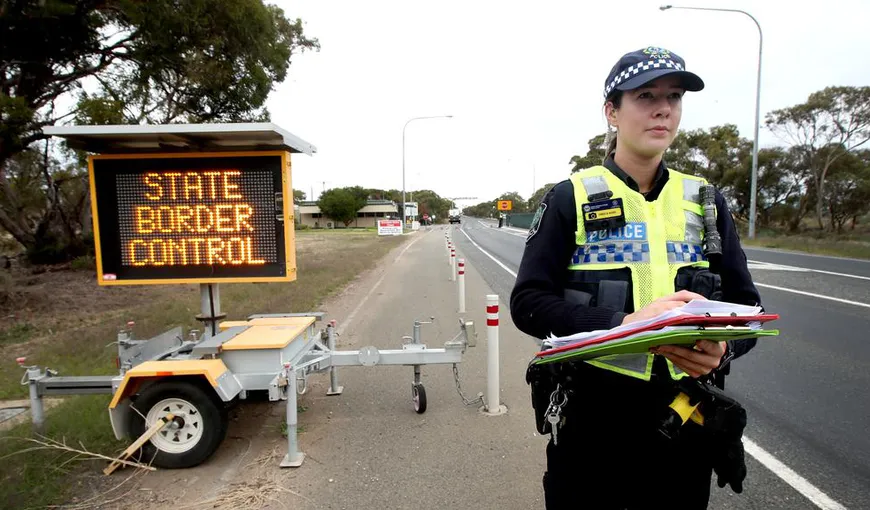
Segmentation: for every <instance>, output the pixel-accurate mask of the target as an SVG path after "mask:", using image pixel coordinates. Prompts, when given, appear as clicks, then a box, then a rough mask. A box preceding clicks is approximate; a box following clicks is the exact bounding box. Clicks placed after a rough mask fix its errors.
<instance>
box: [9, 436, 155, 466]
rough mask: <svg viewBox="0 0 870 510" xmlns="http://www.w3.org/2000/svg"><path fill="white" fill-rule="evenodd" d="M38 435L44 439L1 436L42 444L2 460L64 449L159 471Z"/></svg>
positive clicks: (94, 457) (86, 455)
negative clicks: (25, 454) (24, 454)
mask: <svg viewBox="0 0 870 510" xmlns="http://www.w3.org/2000/svg"><path fill="white" fill-rule="evenodd" d="M38 437H40V438H41V439H42V440H40V439H34V438H32V437H8V436H7V437H0V440H3V439H18V440H21V441H28V442H31V443H36V444H38V445H40V446H38V447H33V448H25V449H24V450H19V451H17V452H13V453H11V454H9V455H6V456H4V457H2V458H0V460H2V459H5V458H7V457H12V456H14V455H19V454H21V453H25V452H32V451H35V450H62V451H66V452H71V453H77V454H79V455H83V456H85V457H91V458H92V459H102V460H107V461H109V462H119V463H121V464H124V465H125V466H130V467H135V468H140V469H144V470H147V471H157V468H155V467H152V466H149V465H147V464H142V463H140V462H130V461H127V460H118V459H116V458H113V457H108V456H106V455H101V454H99V453H94V452H92V451H89V450H87V449H85V448H84V446H82V449H81V450H79V449H78V448H73V447H71V446H67V444H66V443H65V442H62V441H57V440H54V439H51V438H49V437H45V436H38Z"/></svg>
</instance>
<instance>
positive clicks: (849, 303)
mask: <svg viewBox="0 0 870 510" xmlns="http://www.w3.org/2000/svg"><path fill="white" fill-rule="evenodd" d="M755 286H756V287H765V288H768V289H774V290H781V291H783V292H791V293H793V294H800V295H802V296H810V297H814V298H818V299H827V300H828V301H836V302H838V303H845V304H847V305H855V306H863V307H864V308H870V304H867V303H860V302H858V301H851V300H848V299H841V298H836V297H832V296H823V295H821V294H813V293H812V292H805V291H803V290H796V289H787V288H785V287H778V286H776V285H768V284H766V283H758V282H755Z"/></svg>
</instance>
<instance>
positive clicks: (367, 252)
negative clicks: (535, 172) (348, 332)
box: [0, 230, 403, 508]
mask: <svg viewBox="0 0 870 510" xmlns="http://www.w3.org/2000/svg"><path fill="white" fill-rule="evenodd" d="M402 241H403V238H401V237H398V236H397V237H386V238H379V237H378V236H377V235H376V234H374V233H373V232H371V231H365V230H334V231H323V230H312V231H301V232H298V235H297V251H296V253H297V274H298V277H297V280H296V281H295V282H293V283H290V284H287V283H260V284H233V285H222V286H221V306H222V308H223V311H224V312H226V313H228V317H227V318H228V319H231V320H232V319H243V318H244V317H246V316H247V315H250V314H252V313H276V312H307V311H316V309H317V308H318V306H319V305H320V303H322V302H323V301H324V300H325V299H327V298H328V297H329V296H331V295H332V294H334V293H335V292H337V291H339V290H341V289H342V288H344V286H345V285H346V284H347V283H348V282H350V281H351V280H353V279H354V278H355V277H356V276H357V275H358V274H360V273H362V272H363V271H365V270H367V269H369V268H370V267H372V266H373V265H374V264H375V263H376V262H377V261H378V260H379V259H380V258H381V257H382V256H383V255H385V254H386V253H387V252H388V251H389V250H390V249H392V248H394V247H395V246H397V245H399V244H400V243H401V242H402ZM68 276H69V275H60V273H58V276H55V277H56V278H67V277H68ZM48 278H51V276H49V277H48ZM8 283H9V282H6V284H7V286H8ZM49 283H50V282H49ZM91 283H92V285H87V286H81V287H75V292H76V293H78V294H79V295H78V301H77V302H79V301H80V302H87V301H88V300H93V299H102V300H104V303H103V305H102V306H103V307H104V308H105V307H106V306H108V304H109V301H108V300H107V297H111V298H112V301H111V303H112V304H114V305H115V308H114V309H112V310H108V311H104V312H99V311H94V310H90V309H85V310H76V309H74V307H73V309H72V310H71V308H70V307H66V308H64V307H59V306H53V307H42V308H38V303H37V304H34V303H33V298H31V300H30V301H28V302H29V303H30V305H32V306H37V309H39V310H40V313H38V314H36V313H30V314H28V313H26V312H25V311H17V310H12V313H9V314H8V316H9V317H12V321H11V322H12V324H11V325H10V326H6V325H4V329H2V330H0V399H9V398H26V395H27V388H26V387H24V386H20V385H19V381H20V378H21V375H22V370H21V369H20V368H19V367H18V366H17V365H15V362H14V359H15V357H16V355H20V354H21V353H27V355H28V361H27V363H28V364H38V365H40V366H49V367H51V368H53V369H56V370H58V371H59V372H60V374H61V375H83V374H113V373H117V371H116V369H115V365H114V358H115V356H116V354H117V351H116V346H115V345H107V344H109V343H110V342H112V341H114V340H115V338H116V334H117V330H118V327H119V326H120V325H122V324H124V323H125V322H126V321H127V320H135V322H136V325H135V328H134V332H135V337H136V338H148V337H150V336H153V335H156V334H158V333H160V332H162V331H165V330H167V329H170V328H171V327H174V326H177V325H183V326H185V328H191V327H193V328H197V329H199V328H200V326H199V324H198V323H197V322H196V321H195V320H194V319H193V316H194V315H195V314H196V313H198V312H199V289H198V287H197V286H193V285H178V286H149V287H148V288H144V287H143V288H134V289H130V288H126V289H113V292H114V291H115V290H120V292H117V293H114V294H106V293H105V289H100V288H97V285H96V283H94V282H91ZM55 287H56V286H55ZM86 289H90V290H89V291H88V290H86ZM137 289H138V290H137ZM13 290H15V289H13ZM58 292H59V291H58ZM85 292H91V293H93V295H99V296H101V297H99V298H96V297H93V296H91V295H84V293H85ZM125 294H130V295H132V296H133V297H132V298H130V299H129V300H125V297H124V295H125ZM48 296H49V295H48V294H46V299H48ZM119 300H120V301H121V302H120V303H118V302H117V301H119ZM25 301H26V300H25ZM22 302H23V301H22ZM71 306H72V305H71ZM9 311H10V309H9V308H8V305H7V307H6V308H4V310H3V312H4V314H6V313H7V312H9ZM48 324H50V325H52V326H51V327H49V326H47V325H48ZM59 325H60V326H63V325H66V326H67V327H66V328H62V327H60V328H59V329H53V328H58V326H59ZM34 331H35V333H34ZM4 339H6V340H7V343H5V344H4ZM10 342H14V343H10ZM108 402H109V397H108V396H106V395H100V396H81V397H71V398H69V399H68V401H67V402H64V403H63V404H60V405H58V406H57V407H55V408H54V409H52V410H51V411H50V412H49V413H48V418H47V430H46V435H47V436H48V437H51V438H53V439H58V440H61V439H62V438H65V439H66V440H67V441H68V444H70V445H71V446H76V447H78V446H79V442H81V444H82V445H84V446H85V447H86V448H87V449H88V450H90V451H93V452H98V453H103V454H106V455H112V454H116V453H118V452H120V451H121V450H122V449H123V448H124V447H126V444H122V443H121V442H118V441H116V440H115V439H114V435H113V434H112V431H111V425H110V423H109V419H108V413H107V411H106V406H107V404H108ZM21 437H31V436H30V426H29V424H23V425H20V426H18V427H17V428H14V429H12V430H11V431H8V432H5V433H0V459H4V461H3V462H2V463H0V502H3V505H0V506H4V508H41V507H45V506H46V505H49V504H57V503H59V502H61V501H64V500H66V499H67V498H69V497H70V496H71V495H72V494H74V493H75V491H76V489H77V485H76V478H75V473H80V472H82V471H83V470H86V471H87V472H95V471H96V469H98V468H102V467H104V463H103V462H93V461H82V460H79V459H76V460H72V461H70V459H71V458H72V457H73V454H70V453H63V452H59V451H53V450H43V451H30V452H27V453H20V454H16V452H21V451H22V450H24V449H26V448H30V447H32V446H33V445H32V444H30V443H27V442H25V441H22V440H20V439H16V438H21ZM68 461H69V462H68ZM61 465H63V467H60V466H61Z"/></svg>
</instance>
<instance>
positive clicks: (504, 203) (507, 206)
mask: <svg viewBox="0 0 870 510" xmlns="http://www.w3.org/2000/svg"><path fill="white" fill-rule="evenodd" d="M512 208H513V202H511V201H510V200H499V201H498V210H499V211H510V210H511V209H512Z"/></svg>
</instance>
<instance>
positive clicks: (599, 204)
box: [583, 198, 625, 232]
mask: <svg viewBox="0 0 870 510" xmlns="http://www.w3.org/2000/svg"><path fill="white" fill-rule="evenodd" d="M624 226H625V209H623V206H622V199H621V198H607V199H605V200H596V201H592V202H589V203H588V204H583V228H584V229H585V230H586V232H594V231H598V230H611V229H615V228H621V227H624Z"/></svg>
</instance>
